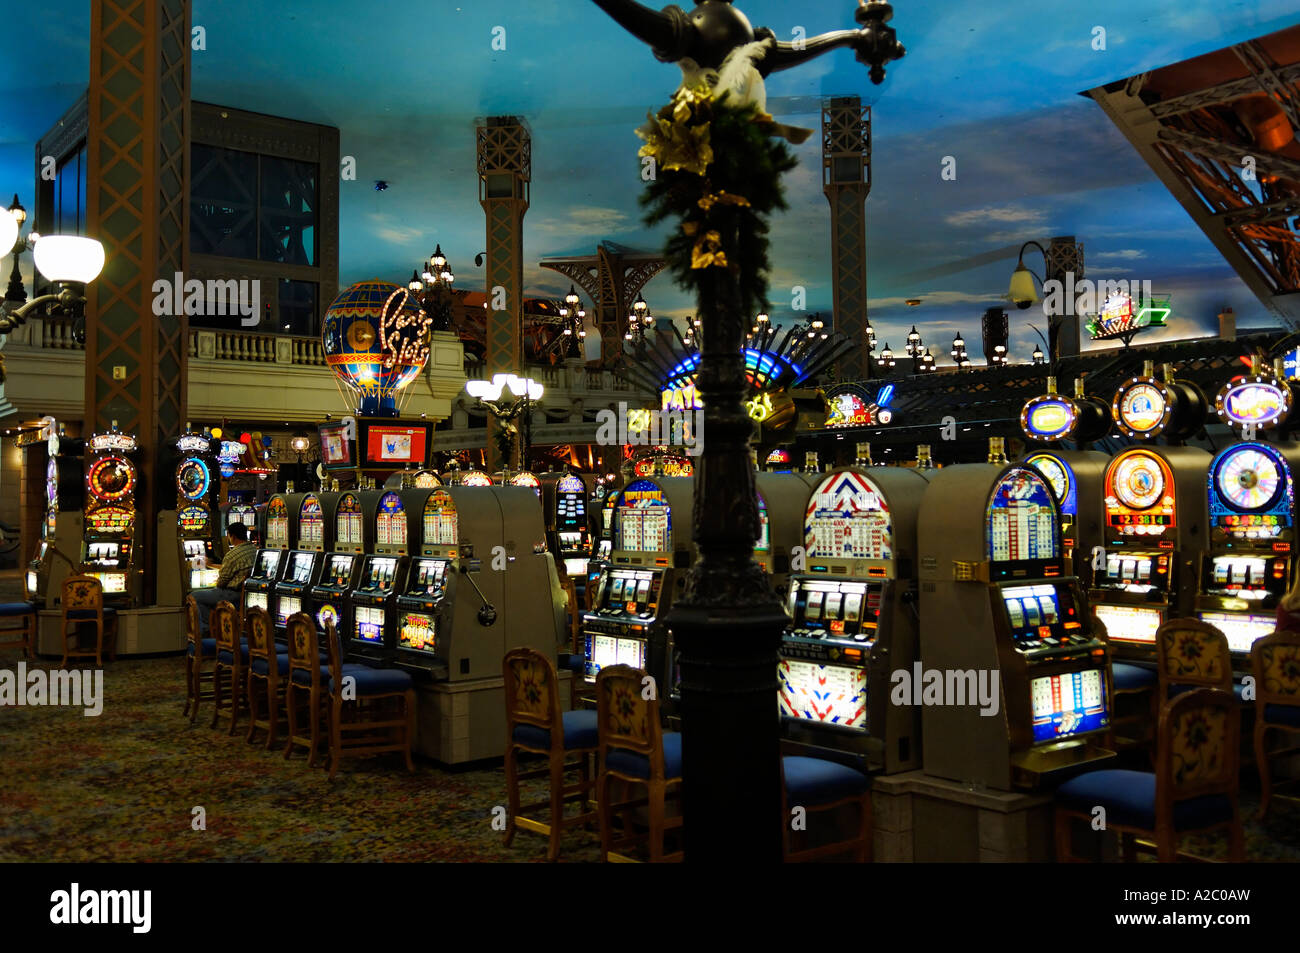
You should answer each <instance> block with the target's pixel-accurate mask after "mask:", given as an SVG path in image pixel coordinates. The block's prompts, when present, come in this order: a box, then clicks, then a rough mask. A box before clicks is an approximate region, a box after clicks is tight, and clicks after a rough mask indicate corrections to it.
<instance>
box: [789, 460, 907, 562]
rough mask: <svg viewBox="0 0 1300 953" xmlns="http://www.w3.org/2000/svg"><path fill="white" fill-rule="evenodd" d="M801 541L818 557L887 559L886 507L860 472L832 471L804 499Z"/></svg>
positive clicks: (889, 548) (889, 555) (889, 553)
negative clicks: (805, 503)
mask: <svg viewBox="0 0 1300 953" xmlns="http://www.w3.org/2000/svg"><path fill="white" fill-rule="evenodd" d="M804 543H805V546H806V547H807V550H808V555H809V556H812V557H815V558H818V559H890V558H892V533H891V528H890V522H889V507H888V505H887V504H886V503H885V499H884V497H883V496H882V495H881V493H880V491H879V490H878V489H876V487H875V486H874V485H872V483H871V481H870V480H868V479H867V478H866V477H865V476H863V475H862V474H860V473H853V472H847V471H846V472H841V473H832V474H831V475H830V476H828V477H826V478H825V479H824V480H822V482H821V483H820V484H818V486H817V489H816V490H815V491H814V492H813V494H812V496H811V497H810V498H809V500H808V509H807V511H806V513H805V514H804Z"/></svg>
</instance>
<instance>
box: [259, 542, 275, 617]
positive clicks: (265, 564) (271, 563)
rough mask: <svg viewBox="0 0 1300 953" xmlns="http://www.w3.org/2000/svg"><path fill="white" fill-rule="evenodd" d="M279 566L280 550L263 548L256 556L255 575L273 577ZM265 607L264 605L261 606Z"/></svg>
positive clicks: (266, 577) (265, 577) (264, 577)
mask: <svg viewBox="0 0 1300 953" xmlns="http://www.w3.org/2000/svg"><path fill="white" fill-rule="evenodd" d="M279 568H280V550H278V549H264V550H262V552H261V553H260V554H258V557H257V572H256V573H255V575H257V576H260V577H261V578H263V579H274V578H275V573H276V570H277V569H279ZM263 608H265V606H263Z"/></svg>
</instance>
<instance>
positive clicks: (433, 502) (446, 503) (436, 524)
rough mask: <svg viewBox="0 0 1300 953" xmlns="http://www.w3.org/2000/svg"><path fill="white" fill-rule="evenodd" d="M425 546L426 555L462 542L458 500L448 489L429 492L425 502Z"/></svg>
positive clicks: (423, 548)
mask: <svg viewBox="0 0 1300 953" xmlns="http://www.w3.org/2000/svg"><path fill="white" fill-rule="evenodd" d="M423 523H424V546H423V547H422V551H423V552H424V554H425V555H434V551H435V550H439V551H440V550H442V549H443V548H444V547H454V546H456V545H457V544H458V543H459V542H460V536H459V533H458V527H457V521H456V501H455V500H454V499H452V495H451V493H450V491H449V490H448V489H446V488H445V487H444V488H441V489H437V490H434V491H433V492H432V493H430V494H429V498H428V499H427V500H425V502H424V520H423Z"/></svg>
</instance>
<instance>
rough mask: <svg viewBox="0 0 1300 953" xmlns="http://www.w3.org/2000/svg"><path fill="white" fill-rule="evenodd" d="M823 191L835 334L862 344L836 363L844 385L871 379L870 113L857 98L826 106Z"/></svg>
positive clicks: (838, 99) (839, 99)
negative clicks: (827, 216)
mask: <svg viewBox="0 0 1300 953" xmlns="http://www.w3.org/2000/svg"><path fill="white" fill-rule="evenodd" d="M822 191H823V192H825V193H826V199H827V201H829V202H830V203H831V282H832V287H833V289H834V302H835V321H834V328H835V330H836V331H839V332H841V333H842V334H846V335H848V336H849V337H850V338H852V340H853V341H854V342H856V343H858V344H859V347H856V348H854V349H853V350H852V351H849V352H848V354H846V355H845V356H844V357H842V358H840V360H839V361H838V362H837V364H838V366H839V379H840V380H850V381H851V380H866V379H868V378H870V377H871V355H870V348H868V347H866V346H865V342H866V336H867V209H866V202H867V194H868V193H869V192H870V191H871V107H870V106H863V105H862V100H861V99H859V98H858V97H857V96H837V97H834V98H832V99H829V100H827V101H826V102H825V103H823V104H822Z"/></svg>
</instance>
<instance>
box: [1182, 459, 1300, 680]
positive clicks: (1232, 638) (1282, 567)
mask: <svg viewBox="0 0 1300 953" xmlns="http://www.w3.org/2000/svg"><path fill="white" fill-rule="evenodd" d="M1297 467H1300V446H1297V445H1296V444H1293V443H1288V444H1281V445H1272V444H1266V443H1262V442H1257V441H1243V442H1241V443H1235V444H1232V445H1231V446H1228V447H1226V448H1224V449H1223V450H1221V451H1219V453H1218V454H1216V455H1215V457H1214V459H1213V460H1212V461H1211V463H1210V467H1209V479H1208V481H1207V482H1208V486H1207V489H1208V503H1209V519H1210V522H1209V527H1208V529H1209V545H1208V548H1207V550H1206V552H1205V555H1204V558H1203V559H1202V564H1201V571H1200V592H1199V594H1198V595H1197V597H1196V609H1197V615H1198V616H1199V617H1200V619H1201V620H1202V621H1204V622H1208V623H1210V624H1211V625H1213V626H1216V627H1218V628H1219V629H1220V630H1221V631H1222V632H1223V633H1224V635H1226V636H1227V638H1228V648H1229V649H1230V650H1231V651H1232V653H1233V656H1234V667H1235V668H1237V669H1238V670H1245V669H1246V668H1248V657H1249V654H1250V649H1251V646H1252V645H1253V644H1254V642H1255V640H1256V639H1258V638H1261V637H1263V636H1265V635H1268V634H1270V633H1271V632H1272V631H1273V630H1274V628H1275V621H1276V620H1275V611H1276V608H1277V603H1278V601H1279V600H1280V599H1281V598H1282V596H1283V595H1285V593H1286V591H1287V588H1288V587H1289V585H1290V582H1291V575H1292V563H1293V560H1294V554H1295V474H1296V468H1297Z"/></svg>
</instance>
